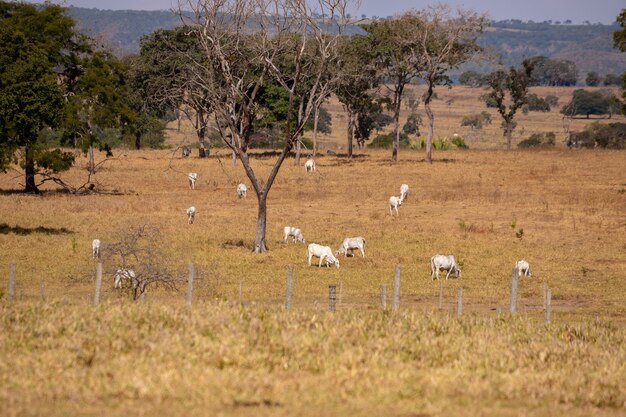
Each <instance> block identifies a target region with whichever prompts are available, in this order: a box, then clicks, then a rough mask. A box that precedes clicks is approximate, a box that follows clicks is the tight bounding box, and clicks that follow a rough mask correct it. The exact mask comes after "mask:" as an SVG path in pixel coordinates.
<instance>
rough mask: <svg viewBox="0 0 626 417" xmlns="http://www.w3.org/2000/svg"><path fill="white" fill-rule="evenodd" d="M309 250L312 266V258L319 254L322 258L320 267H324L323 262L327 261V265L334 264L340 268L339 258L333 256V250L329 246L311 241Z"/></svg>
mask: <svg viewBox="0 0 626 417" xmlns="http://www.w3.org/2000/svg"><path fill="white" fill-rule="evenodd" d="M308 252H309V266H311V258H313V257H314V256H317V257H318V258H320V263H319V265H318V266H319V267H320V268H321V267H322V262H324V261H326V267H329V266H330V265H331V264H334V265H335V266H336V267H337V268H339V260H338V259H337V258H335V257H334V256H333V251H332V249H331V248H330V247H328V246H322V245H318V244H317V243H311V244H310V245H309V248H308Z"/></svg>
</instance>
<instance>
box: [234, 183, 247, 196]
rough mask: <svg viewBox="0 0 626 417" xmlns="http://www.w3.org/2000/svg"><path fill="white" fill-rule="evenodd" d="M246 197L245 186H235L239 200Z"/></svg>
mask: <svg viewBox="0 0 626 417" xmlns="http://www.w3.org/2000/svg"><path fill="white" fill-rule="evenodd" d="M247 195H248V187H246V184H243V183H242V184H239V185H238V186H237V196H238V197H239V198H246V197H247Z"/></svg>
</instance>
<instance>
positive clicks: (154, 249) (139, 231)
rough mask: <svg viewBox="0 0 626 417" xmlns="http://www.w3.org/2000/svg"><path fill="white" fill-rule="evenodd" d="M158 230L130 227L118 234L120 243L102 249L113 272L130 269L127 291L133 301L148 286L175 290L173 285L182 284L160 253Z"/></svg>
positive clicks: (161, 248)
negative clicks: (130, 280)
mask: <svg viewBox="0 0 626 417" xmlns="http://www.w3.org/2000/svg"><path fill="white" fill-rule="evenodd" d="M163 246H164V245H163V243H162V242H161V234H160V232H159V229H157V228H156V227H154V226H150V225H142V226H139V227H136V228H135V227H131V228H129V229H128V230H125V231H122V232H121V233H120V234H119V240H118V241H116V242H111V243H108V244H105V245H103V248H102V253H103V258H104V259H105V261H104V262H105V263H107V264H111V265H114V269H113V270H111V271H110V273H111V274H114V273H115V270H116V269H118V268H119V269H122V268H123V269H132V270H133V271H134V273H135V276H134V277H132V282H131V286H130V291H131V293H132V297H133V300H137V299H138V298H139V297H140V296H141V294H143V293H144V292H145V291H146V288H147V287H148V285H151V286H157V285H160V286H163V287H165V288H167V289H171V290H175V289H176V283H177V282H178V281H182V280H183V278H181V275H180V274H178V273H174V272H172V271H171V264H172V263H171V262H168V258H167V255H166V254H165V253H164V251H163Z"/></svg>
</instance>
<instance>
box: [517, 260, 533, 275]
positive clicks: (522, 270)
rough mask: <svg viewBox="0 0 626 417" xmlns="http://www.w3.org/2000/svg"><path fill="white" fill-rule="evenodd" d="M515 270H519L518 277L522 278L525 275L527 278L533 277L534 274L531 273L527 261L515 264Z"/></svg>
mask: <svg viewBox="0 0 626 417" xmlns="http://www.w3.org/2000/svg"><path fill="white" fill-rule="evenodd" d="M515 269H516V270H517V277H518V278H519V277H521V276H522V275H524V276H525V277H528V278H530V277H532V276H533V274H532V273H531V272H530V265H528V262H526V261H525V260H523V259H522V260H521V261H517V262H515Z"/></svg>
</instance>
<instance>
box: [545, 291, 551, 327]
mask: <svg viewBox="0 0 626 417" xmlns="http://www.w3.org/2000/svg"><path fill="white" fill-rule="evenodd" d="M550 320H552V290H550V288H548V289H547V290H546V323H550Z"/></svg>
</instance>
